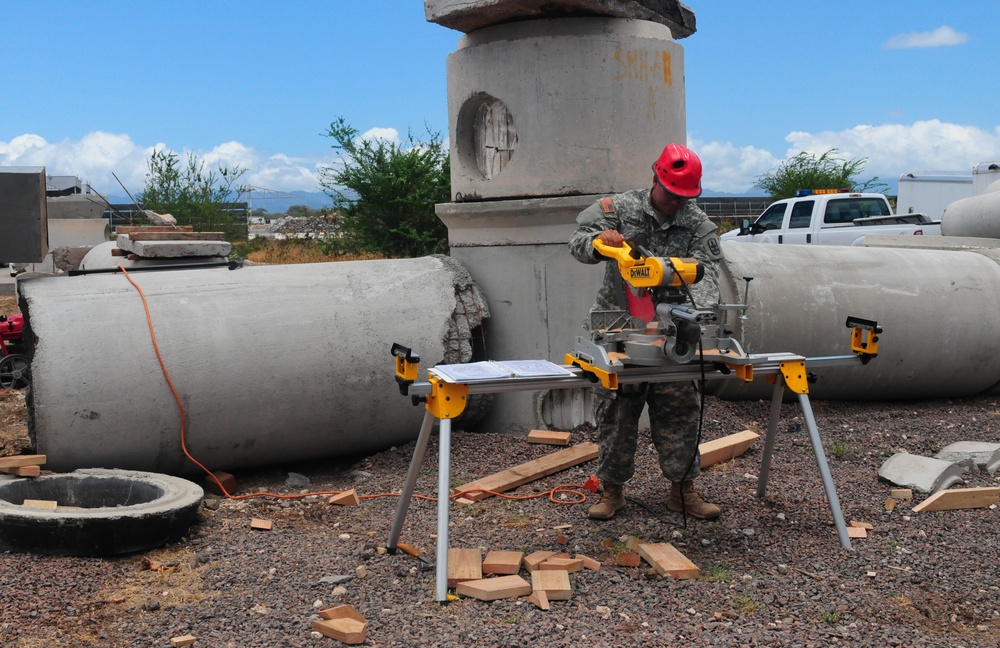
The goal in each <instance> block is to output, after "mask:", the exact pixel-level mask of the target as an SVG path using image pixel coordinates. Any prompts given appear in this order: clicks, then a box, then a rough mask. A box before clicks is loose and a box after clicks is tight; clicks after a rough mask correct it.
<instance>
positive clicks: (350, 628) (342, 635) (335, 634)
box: [312, 618, 368, 644]
mask: <svg viewBox="0 0 1000 648" xmlns="http://www.w3.org/2000/svg"><path fill="white" fill-rule="evenodd" d="M312 628H313V630H315V631H316V632H318V633H320V634H321V635H323V636H324V637H330V638H331V639H336V640H337V641H342V642H343V643H345V644H361V643H364V642H365V637H367V636H368V624H367V623H364V622H362V621H358V620H357V619H350V618H343V619H330V620H327V619H316V620H315V621H313V622H312Z"/></svg>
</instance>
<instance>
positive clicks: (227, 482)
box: [205, 470, 236, 495]
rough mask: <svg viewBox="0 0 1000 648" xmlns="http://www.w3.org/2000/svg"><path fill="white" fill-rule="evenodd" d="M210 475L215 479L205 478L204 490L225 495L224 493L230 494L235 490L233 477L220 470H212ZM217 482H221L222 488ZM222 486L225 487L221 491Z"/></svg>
mask: <svg viewBox="0 0 1000 648" xmlns="http://www.w3.org/2000/svg"><path fill="white" fill-rule="evenodd" d="M212 475H213V476H214V477H215V479H212V478H211V477H206V478H205V490H207V491H208V492H210V493H215V494H216V495H225V494H226V493H229V494H230V495H232V494H233V493H235V492H236V478H235V477H233V476H232V475H230V474H229V473H227V472H223V471H221V470H216V471H214V472H212ZM216 480H218V483H216ZM219 484H222V488H220V487H219ZM223 488H225V489H226V490H225V492H223V490H222V489H223Z"/></svg>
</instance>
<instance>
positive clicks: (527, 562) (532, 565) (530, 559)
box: [521, 551, 556, 572]
mask: <svg viewBox="0 0 1000 648" xmlns="http://www.w3.org/2000/svg"><path fill="white" fill-rule="evenodd" d="M555 555H556V552H555V551H533V552H532V553H530V554H528V555H527V556H525V557H524V559H523V560H522V561H521V562H522V563H523V564H524V568H525V569H527V570H528V571H530V572H533V571H535V570H536V569H538V565H540V564H541V563H543V562H545V561H546V560H548V559H549V558H551V557H553V556H555Z"/></svg>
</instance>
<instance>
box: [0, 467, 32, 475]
mask: <svg viewBox="0 0 1000 648" xmlns="http://www.w3.org/2000/svg"><path fill="white" fill-rule="evenodd" d="M0 471H3V472H5V473H7V474H9V475H17V476H18V477H38V476H39V475H41V474H42V467H41V466H16V467H13V468H0Z"/></svg>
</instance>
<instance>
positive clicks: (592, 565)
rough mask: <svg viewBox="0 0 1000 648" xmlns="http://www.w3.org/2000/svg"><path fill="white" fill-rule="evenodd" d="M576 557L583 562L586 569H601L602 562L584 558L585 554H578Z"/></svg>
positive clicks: (588, 557) (587, 557)
mask: <svg viewBox="0 0 1000 648" xmlns="http://www.w3.org/2000/svg"><path fill="white" fill-rule="evenodd" d="M576 557H577V558H579V559H580V560H582V561H583V568H584V569H589V570H591V571H599V570H600V569H601V561H599V560H597V559H596V558H591V557H590V556H584V555H583V554H576Z"/></svg>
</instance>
